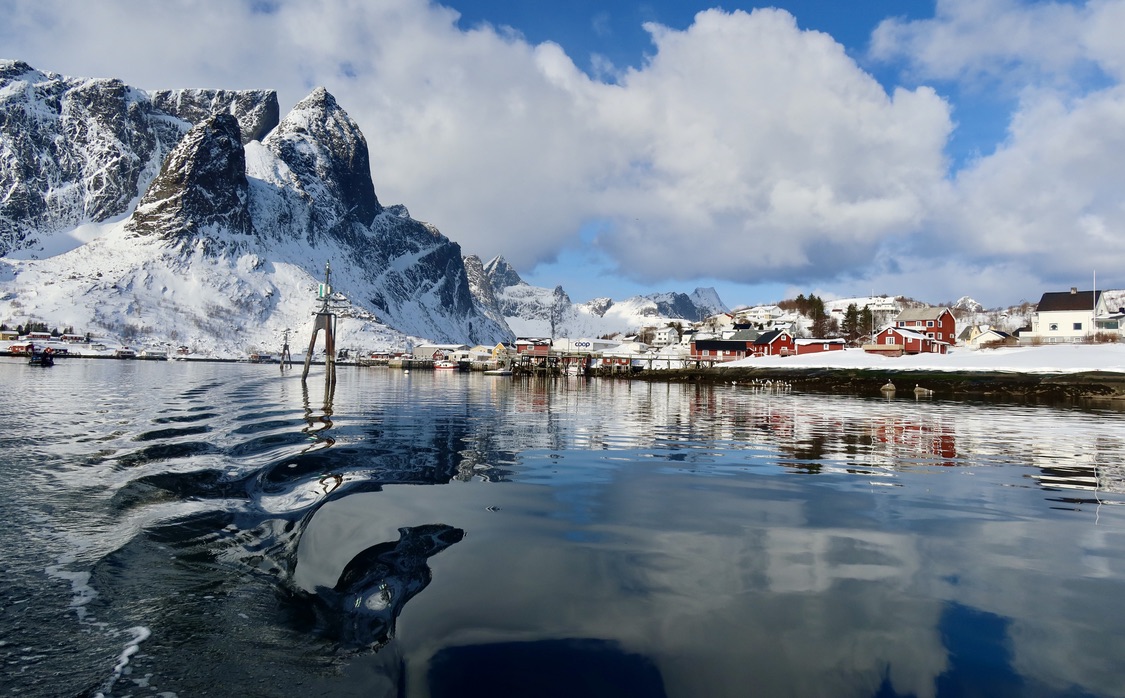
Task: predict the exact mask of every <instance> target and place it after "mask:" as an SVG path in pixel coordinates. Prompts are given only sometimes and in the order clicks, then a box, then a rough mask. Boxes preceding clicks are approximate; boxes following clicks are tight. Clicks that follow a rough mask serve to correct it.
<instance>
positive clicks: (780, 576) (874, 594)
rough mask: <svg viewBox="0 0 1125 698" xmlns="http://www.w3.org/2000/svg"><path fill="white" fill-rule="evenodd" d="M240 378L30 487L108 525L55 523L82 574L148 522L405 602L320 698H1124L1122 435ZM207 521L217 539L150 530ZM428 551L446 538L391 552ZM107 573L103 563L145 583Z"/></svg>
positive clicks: (380, 381)
mask: <svg viewBox="0 0 1125 698" xmlns="http://www.w3.org/2000/svg"><path fill="white" fill-rule="evenodd" d="M64 368H65V367H64ZM99 370H101V369H99ZM106 370H108V369H106ZM142 370H146V369H142ZM185 370H187V371H196V372H200V373H205V372H206V371H207V370H214V371H228V372H234V371H236V370H243V369H238V368H234V367H221V368H215V369H208V368H206V367H191V368H189V369H185ZM224 375H225V374H224ZM234 375H236V376H239V375H241V374H234ZM252 375H257V374H252ZM241 380H242V381H243V383H241V384H240V383H238V381H237V380H235V381H233V383H234V387H232V388H229V389H228V388H226V387H224V383H223V382H222V381H207V382H206V383H204V384H203V387H201V388H200V392H201V393H203V394H204V397H205V398H206V399H201V400H199V402H200V403H201V404H205V405H206V407H207V411H206V412H199V411H195V412H193V411H191V410H184V412H185V414H183V415H180V414H178V413H177V414H174V415H173V416H172V417H168V418H167V419H173V418H174V419H185V420H186V419H189V418H190V419H193V420H194V419H195V417H191V415H202V416H201V417H199V419H198V423H196V421H189V422H185V423H183V424H180V423H179V422H175V423H169V422H167V421H160V420H165V419H166V417H164V416H158V417H156V418H153V416H152V414H163V413H160V412H158V411H157V410H160V409H164V407H163V402H164V401H165V400H166V398H160V396H159V395H157V397H154V398H153V399H154V400H156V399H161V402H158V403H154V404H155V405H158V407H154V408H153V410H152V412H151V413H150V414H148V415H146V414H144V413H143V411H142V412H140V413H139V414H138V413H137V412H136V411H125V410H123V409H122V412H121V414H122V415H123V416H122V417H120V419H118V421H117V423H115V424H114V425H112V429H114V430H116V431H117V432H119V433H120V436H118V435H115V434H113V433H111V434H110V435H109V436H107V437H100V436H97V435H96V434H95V432H97V431H98V429H102V431H106V429H104V428H102V423H101V422H98V421H97V420H98V419H102V420H103V421H104V418H101V417H97V416H96V414H97V412H96V406H95V407H91V408H89V409H88V411H87V412H81V411H80V417H79V418H78V419H77V420H75V421H74V423H75V424H77V426H76V427H74V428H75V429H77V430H79V431H82V432H83V433H81V434H80V435H79V436H78V437H76V438H74V439H72V440H70V441H67V440H54V441H41V442H37V443H36V444H35V445H34V448H35V449H37V450H38V451H41V452H42V453H41V457H42V458H44V459H46V458H55V459H57V460H58V462H61V463H63V465H60V466H58V467H55V468H54V469H52V470H51V471H50V474H49V477H48V476H46V475H43V474H39V473H36V474H34V475H33V477H35V478H40V479H41V480H42V482H41V483H40V484H39V490H40V491H48V492H49V491H50V490H49V487H58V486H59V483H62V485H63V486H65V487H67V488H70V489H69V490H68V491H73V492H75V493H81V494H80V495H77V494H76V495H73V497H72V499H73V500H74V501H75V502H77V501H82V502H94V503H96V502H99V501H104V500H105V499H109V500H111V501H112V503H113V506H115V507H117V509H116V510H114V513H113V515H110V516H107V515H104V514H100V515H94V514H87V515H85V516H84V517H83V518H80V519H76V523H75V524H74V531H73V533H72V535H73V537H74V538H75V539H81V538H82V536H84V535H85V536H87V538H88V540H86V542H85V543H84V545H86V546H87V549H88V550H90V551H91V552H90V553H88V554H89V556H90V558H91V559H95V560H96V559H97V555H98V553H97V552H96V551H99V550H101V551H103V552H101V554H103V555H108V554H109V552H112V551H114V550H116V549H117V548H123V549H128V548H129V547H130V546H133V547H135V548H137V549H138V550H142V551H143V550H147V548H146V547H145V536H146V535H147V534H145V533H144V530H145V529H147V528H148V527H150V526H154V525H156V524H163V525H164V526H165V529H163V530H162V535H164V536H166V537H167V539H168V540H173V541H174V540H177V539H183V540H184V541H186V542H184V543H182V545H184V546H185V547H186V548H187V550H186V551H185V553H191V552H196V553H199V554H200V556H201V557H207V556H208V555H211V553H212V552H213V549H212V548H210V547H207V546H215V547H218V546H220V545H221V546H225V547H223V548H222V550H221V552H222V555H219V556H217V558H216V559H218V560H219V561H220V562H221V566H220V569H219V571H218V572H215V571H214V570H210V568H207V569H208V570H210V571H209V572H208V573H211V574H219V573H221V574H223V575H228V576H230V575H233V574H234V573H233V572H232V571H231V570H237V569H243V568H253V570H254V571H253V573H252V575H255V576H253V578H254V579H262V578H263V576H262V572H261V571H262V570H270V574H272V575H274V576H269V575H265V576H264V579H265V580H266V581H268V582H269V583H270V584H274V585H277V584H280V583H282V582H284V583H286V584H288V583H289V582H290V581H291V582H292V586H293V587H294V589H295V592H294V593H295V594H296V595H297V596H298V597H301V594H313V593H314V592H317V590H320V595H321V597H323V598H327V599H329V600H338V599H336V598H335V597H333V596H332V595H331V594H328V593H327V592H324V590H325V589H332V588H333V587H338V586H339V580H341V579H342V578H344V577H346V575H345V576H342V575H343V573H344V571H345V570H347V569H349V565H352V568H351V569H352V570H353V572H355V574H354V575H352V576H353V577H354V578H355V579H358V580H360V581H359V583H357V584H356V585H353V586H355V587H356V589H351V587H349V588H348V589H346V590H343V591H346V592H347V593H352V592H354V594H353V595H355V596H357V598H358V597H359V595H360V592H362V596H363V599H369V598H373V597H371V594H372V593H377V592H379V590H382V589H384V586H383V585H386V588H387V589H402V590H408V591H409V593H410V594H411V595H410V597H409V602H408V603H407V602H406V601H403V603H402V604H400V605H399V606H397V607H396V612H399V613H400V615H399V616H398V618H397V627H396V629H395V634H394V637H393V640H392V641H391V642H390V643H389V644H388V645H387V646H386V647H384V648H383V649H381V650H379V652H378V653H368V654H363V653H359V654H356V655H354V656H350V657H349V658H348V659H347V661H346V664H347V668H346V669H344V670H342V672H343V675H344V676H345V677H348V676H352V677H355V676H364V675H365V674H364V672H365V670H366V669H370V670H371V671H374V669H373V668H372V667H375V666H381V667H387V666H390V667H392V668H393V667H398V669H400V670H402V671H405V672H406V674H407V676H406V681H405V685H406V686H408V687H410V690H409V691H408V693H409V694H410V695H418V694H421V693H422V692H423V691H422V689H421V688H420V687H423V686H425V685H426V683H427V681H428V680H429V678H428V673H427V672H428V671H429V670H430V668H431V659H432V658H435V657H436V658H438V660H439V661H438V664H442V663H446V664H442V665H443V666H448V667H454V666H465V663H466V662H468V663H470V664H471V663H473V662H488V663H490V664H492V663H494V664H495V665H496V666H498V667H503V666H504V664H505V662H514V661H519V659H520V658H521V657H522V658H524V659H525V660H526V661H528V662H534V661H550V660H551V658H555V659H557V660H560V661H561V659H562V658H564V657H569V658H570V659H575V658H577V657H581V656H584V655H583V653H587V654H588V653H591V652H593V653H600V655H601V656H602V657H603V658H605V659H606V661H609V660H610V659H611V658H612V657H616V658H617V660H616V661H620V662H622V663H623V664H622V666H624V663H629V664H630V666H633V667H634V668H635V669H636V670H637V671H639V672H640V674H641V675H644V676H646V677H649V678H651V671H650V670H652V669H654V670H655V671H657V672H658V673H659V677H660V679H661V680H662V682H663V688H664V692H666V693H667V695H669V696H696V695H715V696H719V695H732V696H733V695H738V696H742V695H751V694H755V695H801V696H805V695H810V696H821V695H826V696H827V695H831V696H845V695H856V696H874V695H888V696H889V695H903V696H905V695H914V696H919V697H924V696H935V695H961V694H964V693H966V692H968V691H969V690H970V689H972V690H979V691H980V692H981V693H980V694H982V695H1003V694H1005V692H1007V693H1009V694H1021V695H1058V694H1067V693H1068V692H1072V693H1073V694H1075V695H1084V694H1093V695H1125V669H1122V668H1121V666H1120V662H1119V653H1118V652H1116V651H1115V642H1116V636H1117V634H1118V632H1119V629H1120V628H1122V627H1125V593H1123V592H1125V519H1123V517H1125V509H1123V508H1122V507H1121V506H1119V504H1120V503H1122V502H1123V501H1125V486H1122V482H1123V478H1122V473H1123V470H1125V469H1123V466H1122V464H1121V462H1120V453H1121V452H1122V446H1123V445H1125V444H1123V440H1125V436H1121V434H1122V433H1123V432H1122V430H1121V429H1120V426H1121V425H1123V424H1125V415H1122V414H1121V413H1117V412H1098V411H1081V410H1076V409H1062V410H1060V409H1051V408H1044V407H1032V406H1019V405H1012V404H1006V405H986V404H969V403H948V402H941V401H915V400H913V399H896V400H866V399H854V398H841V397H834V396H809V395H770V394H763V393H755V392H753V391H751V390H749V389H746V388H742V387H738V386H715V387H708V386H694V385H671V384H652V385H649V384H645V383H635V382H617V381H590V382H586V381H565V382H559V383H537V382H534V381H511V380H503V381H496V380H489V379H485V378H484V377H482V376H475V375H474V376H438V375H432V374H424V373H421V372H414V373H412V374H402V373H399V372H396V371H385V370H371V371H351V370H349V371H344V372H342V373H341V374H340V380H339V383H338V385H337V388H336V391H335V394H334V397H333V400H332V402H331V405H325V406H324V407H327V408H330V409H325V408H322V406H321V405H319V404H318V400H320V395H319V393H318V392H313V393H312V394H311V395H309V394H308V393H304V394H303V393H302V392H301V391H300V389H299V387H298V385H299V384H297V383H296V382H294V381H291V380H285V379H282V380H276V379H274V378H273V377H272V376H271V377H269V378H268V379H267V378H254V379H252V380H250V379H245V378H243V379H241ZM42 387H43V386H40V388H42ZM154 392H155V391H154ZM216 392H217V393H218V395H217V396H216V395H215V394H214V393H216ZM91 399H94V398H91ZM113 399H114V398H112V396H111V397H109V398H106V397H101V396H99V397H98V398H96V400H95V402H96V401H99V400H100V401H101V403H102V404H106V403H107V401H110V400H113ZM192 399H193V400H194V399H195V398H194V396H192ZM309 403H311V405H310V404H309ZM79 407H80V408H81V406H79ZM82 409H84V408H82ZM169 409H170V411H172V412H174V409H172V408H169ZM81 414H90V415H95V416H94V417H90V418H89V420H88V421H82V420H83V419H86V418H84V417H81ZM328 414H330V416H331V419H330V420H326V419H325V417H326V416H327V415H328ZM59 419H61V416H60V417H59ZM13 428H18V427H13ZM174 429H178V431H172V430H174ZM86 430H88V431H89V432H90V434H91V435H89V436H87V435H86V434H85V433H84V432H85V431H86ZM138 435H140V437H138ZM19 436H20V435H19V434H14V435H13V438H17V437H19ZM94 439H98V440H97V442H96V444H95V445H94V446H93V447H91V446H90V445H89V442H91V441H93V440H94ZM310 446H313V447H314V448H310ZM95 449H97V451H96V453H104V454H106V455H104V456H100V455H99V456H91V452H92V451H94V450H95ZM36 457H39V456H36ZM99 458H100V459H101V460H100V461H99V460H98V459H99ZM71 463H73V465H71ZM98 465H104V466H105V467H100V468H97V467H94V466H98ZM95 473H96V476H97V478H99V479H96V480H92V477H93V476H94V474H95ZM47 483H50V484H49V486H48V484H47ZM92 485H93V486H92ZM68 496H71V495H68ZM99 497H101V498H102V499H99ZM60 501H61V500H60ZM67 506H71V507H75V506H77V505H76V504H75V503H74V502H71V501H69V500H68V501H67ZM57 508H58V509H59V510H62V511H65V510H66V509H65V508H64V507H63V506H61V505H60V506H58V507H57ZM216 511H218V512H222V513H223V515H222V516H214V518H215V520H216V521H218V522H220V523H221V524H222V525H223V526H224V527H223V528H211V529H208V528H207V522H208V521H209V520H210V519H208V518H207V517H206V516H201V517H200V518H199V519H197V520H195V522H194V523H192V525H191V526H194V528H193V527H191V526H187V525H181V524H179V522H180V521H184V520H186V519H187V518H188V516H189V515H194V514H196V513H199V514H201V515H202V514H207V513H209V512H210V513H211V514H213V513H214V512H216ZM177 525H180V526H181V528H180V529H179V530H176V526H177ZM439 525H445V526H446V527H455V528H456V529H457V530H463V531H464V538H463V539H459V540H457V541H456V544H448V545H446V546H432V550H423V551H422V552H417V550H416V547H414V546H416V545H418V543H417V541H414V543H413V544H412V543H411V539H410V538H409V537H404V536H405V534H404V533H403V531H404V530H408V531H426V530H432V529H427V528H426V527H436V526H439ZM87 531H89V533H87ZM421 540H424V537H423V538H421ZM169 544H171V543H169ZM192 546H198V549H197V548H196V547H192ZM423 547H424V546H423ZM395 551H397V552H395ZM251 552H252V553H254V555H257V554H258V553H259V552H260V553H261V554H262V555H263V557H262V558H261V559H259V558H257V557H254V556H252V555H250V553H251ZM131 554H132V555H136V556H138V557H139V556H140V553H139V552H135V551H133V552H131ZM161 554H163V553H161ZM270 556H272V557H270ZM368 558H371V559H372V560H379V561H381V564H385V565H386V566H387V567H388V569H389V570H390V572H388V574H386V575H382V576H380V575H378V574H372V575H370V578H368V577H366V576H364V575H363V574H362V573H363V572H364V570H360V569H358V568H357V565H358V564H359V563H356V562H354V561H356V560H359V561H360V562H362V561H364V560H366V559H368ZM130 559H131V558H129V557H128V555H126V556H122V560H116V561H114V562H113V565H115V566H118V567H120V568H121V569H124V570H127V571H129V573H130V575H133V576H136V575H143V574H145V573H146V572H145V570H144V569H132V568H129V567H128V562H129V560H130ZM141 559H147V558H141ZM207 559H212V558H210V557H207ZM373 564H374V563H373ZM396 565H397V567H398V568H401V569H396ZM275 568H276V570H278V571H276V572H275V571H274V569H275ZM376 571H378V570H376ZM286 575H290V576H291V579H290V578H287V577H286ZM388 580H389V581H388ZM396 585H397V586H396ZM270 588H271V589H272V588H273V587H270ZM343 591H341V594H343ZM101 592H102V594H103V596H102V599H103V600H105V599H111V598H113V597H112V594H111V593H110V591H109V590H108V589H106V588H105V587H103V588H102V589H101ZM270 593H271V594H272V593H273V592H272V591H271V592H270ZM398 593H399V596H398V598H400V599H402V598H404V597H405V596H406V592H398ZM344 597H345V598H344V600H345V601H347V599H349V598H350V597H348V596H346V594H344ZM162 598H164V597H162ZM301 598H304V597H301ZM380 598H381V597H380ZM361 602H362V600H361ZM123 603H124V602H123ZM167 603H171V602H170V601H168V602H167ZM271 603H272V596H271V597H270V598H269V599H267V600H265V601H264V602H263V605H264V606H269V605H270V604H271ZM353 604H354V601H353ZM375 610H381V609H375ZM239 612H241V611H239ZM243 615H246V616H247V618H245V619H242V620H239V621H238V623H243V622H246V623H258V624H260V625H251V626H250V627H251V634H256V635H262V636H270V635H271V634H272V632H273V631H275V630H276V628H272V627H268V625H267V624H268V623H271V622H278V621H276V620H273V619H272V617H271V616H268V615H262V614H254V613H246V614H243ZM338 615H339V616H341V617H343V618H344V619H345V620H346V614H338ZM232 616H233V617H238V618H241V616H238V615H237V613H235V614H232ZM386 622H387V624H388V627H394V623H395V620H394V618H393V617H389V619H388V620H387V621H386ZM156 636H157V637H160V633H159V629H157V632H156ZM198 636H199V637H204V636H207V634H206V633H203V632H200V633H198ZM286 641H287V640H285V638H284V634H283V633H282V640H279V641H278V647H280V648H281V649H280V650H279V651H280V652H284V651H285V642H286ZM154 644H155V643H154ZM464 648H472V649H464ZM142 649H144V648H142ZM236 649H245V648H236ZM152 651H153V652H156V650H155V649H153V650H152ZM303 651H304V652H306V653H308V652H310V651H311V650H310V649H309V648H308V647H306V648H304V650H303ZM270 656H271V657H272V658H273V659H274V660H276V658H277V656H278V655H277V654H272V655H270ZM400 659H401V662H400ZM137 661H141V660H140V659H138V660H137ZM458 662H460V664H458ZM438 678H440V677H438ZM339 680H340V681H345V680H351V679H346V678H342V679H339ZM436 680H437V678H435V681H436ZM316 681H318V682H320V683H318V684H317V685H319V686H328V687H331V686H332V683H331V681H330V680H328V679H324V678H322V677H318V678H317V679H316ZM356 681H359V680H358V679H356ZM326 682H327V683H326ZM358 685H360V684H359V683H355V684H351V686H352V687H353V688H354V687H356V686H358ZM435 685H436V684H435ZM337 688H339V686H337Z"/></svg>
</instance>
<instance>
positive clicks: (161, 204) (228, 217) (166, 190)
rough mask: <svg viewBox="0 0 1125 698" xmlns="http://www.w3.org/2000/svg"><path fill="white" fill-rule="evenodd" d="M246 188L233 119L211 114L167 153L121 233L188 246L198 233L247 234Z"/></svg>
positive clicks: (242, 157)
mask: <svg viewBox="0 0 1125 698" xmlns="http://www.w3.org/2000/svg"><path fill="white" fill-rule="evenodd" d="M248 187H249V185H248V183H247V180H246V155H245V151H244V150H243V147H242V139H241V132H240V130H239V126H238V120H237V119H236V118H235V117H233V116H231V115H230V114H226V113H223V114H216V115H214V116H212V117H210V118H209V119H207V120H206V121H204V122H202V123H200V124H197V125H196V126H193V127H192V129H191V130H190V131H188V133H187V135H185V136H184V137H183V139H182V140H181V141H180V142H179V143H178V144H177V145H176V147H175V148H173V149H172V152H171V153H170V154H169V155H168V157H167V159H165V161H164V166H163V167H162V168H161V170H160V174H159V175H158V176H157V177H156V179H154V180H153V182H152V184H151V185H150V186H149V188H148V191H146V192H145V195H144V196H143V197H142V198H141V201H140V203H139V204H138V206H137V208H136V210H135V211H134V212H133V215H132V217H131V218H130V219H129V221H128V222H127V224H126V230H128V231H130V232H132V233H136V234H138V235H156V236H159V237H161V238H163V239H165V240H167V241H169V242H185V241H186V242H190V241H191V240H192V239H193V238H195V237H196V236H197V235H198V234H199V233H200V232H201V231H203V230H209V231H225V232H229V233H234V234H236V235H249V234H250V233H251V231H252V224H251V219H250V212H249V210H248V203H249V192H248Z"/></svg>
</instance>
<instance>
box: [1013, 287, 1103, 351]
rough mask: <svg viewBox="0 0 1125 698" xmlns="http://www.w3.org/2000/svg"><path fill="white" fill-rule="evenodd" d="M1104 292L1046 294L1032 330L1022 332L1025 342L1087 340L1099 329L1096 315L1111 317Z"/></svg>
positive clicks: (1052, 342)
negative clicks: (1096, 325) (1096, 323)
mask: <svg viewBox="0 0 1125 698" xmlns="http://www.w3.org/2000/svg"><path fill="white" fill-rule="evenodd" d="M1108 316H1109V313H1108V312H1107V309H1106V306H1105V299H1104V298H1103V294H1102V292H1101V291H1079V290H1078V289H1077V288H1071V289H1070V291H1069V292H1066V291H1061V292H1049V293H1044V294H1043V297H1042V298H1041V299H1039V305H1038V306H1037V308H1036V311H1035V315H1034V316H1032V318H1031V331H1030V332H1021V333H1020V342H1021V343H1025V344H1026V343H1033V344H1038V343H1044V344H1059V343H1065V342H1083V341H1086V340H1087V339H1088V338H1089V337H1090V335H1092V334H1093V333H1094V332H1096V331H1097V328H1096V327H1095V322H1094V321H1095V318H1103V317H1108Z"/></svg>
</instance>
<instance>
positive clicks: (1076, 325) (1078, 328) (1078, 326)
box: [1074, 322, 1082, 330]
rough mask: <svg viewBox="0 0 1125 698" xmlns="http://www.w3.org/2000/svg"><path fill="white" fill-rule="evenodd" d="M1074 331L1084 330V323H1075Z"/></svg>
mask: <svg viewBox="0 0 1125 698" xmlns="http://www.w3.org/2000/svg"><path fill="white" fill-rule="evenodd" d="M1074 329H1076V330H1080V329H1082V323H1081V322H1076V323H1074Z"/></svg>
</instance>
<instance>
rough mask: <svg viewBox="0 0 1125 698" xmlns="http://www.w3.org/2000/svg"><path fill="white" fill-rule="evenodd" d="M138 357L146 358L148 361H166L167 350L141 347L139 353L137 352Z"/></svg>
mask: <svg viewBox="0 0 1125 698" xmlns="http://www.w3.org/2000/svg"><path fill="white" fill-rule="evenodd" d="M137 358H138V359H148V360H149V361H167V360H168V352H166V351H164V350H163V349H141V353H140V354H137Z"/></svg>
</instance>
